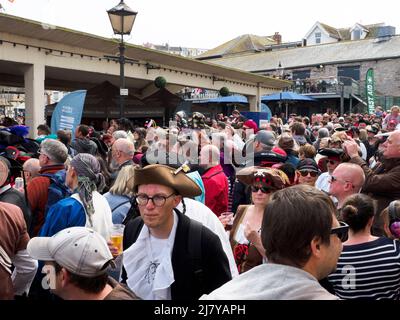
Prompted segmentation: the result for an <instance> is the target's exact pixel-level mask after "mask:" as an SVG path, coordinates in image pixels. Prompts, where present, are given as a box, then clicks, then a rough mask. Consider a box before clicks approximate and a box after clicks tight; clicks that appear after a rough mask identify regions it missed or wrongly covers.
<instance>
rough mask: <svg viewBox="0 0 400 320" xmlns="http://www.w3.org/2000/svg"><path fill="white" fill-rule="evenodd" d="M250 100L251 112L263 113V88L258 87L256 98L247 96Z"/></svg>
mask: <svg viewBox="0 0 400 320" xmlns="http://www.w3.org/2000/svg"><path fill="white" fill-rule="evenodd" d="M247 100H249V106H250V111H261V88H260V85H258V86H257V93H256V95H255V96H247Z"/></svg>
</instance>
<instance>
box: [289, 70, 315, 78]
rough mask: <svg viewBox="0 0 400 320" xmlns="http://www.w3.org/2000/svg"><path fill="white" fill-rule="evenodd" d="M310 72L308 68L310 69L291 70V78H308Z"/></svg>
mask: <svg viewBox="0 0 400 320" xmlns="http://www.w3.org/2000/svg"><path fill="white" fill-rule="evenodd" d="M310 73H311V70H310V69H308V70H299V71H293V75H292V79H293V80H297V79H300V80H303V79H307V78H310Z"/></svg>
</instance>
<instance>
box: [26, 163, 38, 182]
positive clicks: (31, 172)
mask: <svg viewBox="0 0 400 320" xmlns="http://www.w3.org/2000/svg"><path fill="white" fill-rule="evenodd" d="M22 169H23V170H24V175H25V180H26V182H29V181H30V180H32V179H33V178H34V177H36V176H37V175H38V174H39V170H40V163H39V159H36V158H30V159H28V160H26V161H25V162H24V164H23V166H22Z"/></svg>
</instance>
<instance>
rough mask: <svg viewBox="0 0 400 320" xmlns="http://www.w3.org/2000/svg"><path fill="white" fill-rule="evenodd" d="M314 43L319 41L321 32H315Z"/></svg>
mask: <svg viewBox="0 0 400 320" xmlns="http://www.w3.org/2000/svg"><path fill="white" fill-rule="evenodd" d="M315 43H317V44H319V43H321V32H316V33H315Z"/></svg>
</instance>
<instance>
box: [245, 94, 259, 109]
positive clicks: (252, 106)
mask: <svg viewBox="0 0 400 320" xmlns="http://www.w3.org/2000/svg"><path fill="white" fill-rule="evenodd" d="M247 100H249V111H257V97H256V96H247Z"/></svg>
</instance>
